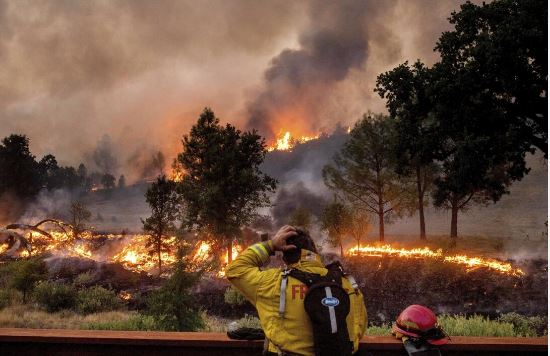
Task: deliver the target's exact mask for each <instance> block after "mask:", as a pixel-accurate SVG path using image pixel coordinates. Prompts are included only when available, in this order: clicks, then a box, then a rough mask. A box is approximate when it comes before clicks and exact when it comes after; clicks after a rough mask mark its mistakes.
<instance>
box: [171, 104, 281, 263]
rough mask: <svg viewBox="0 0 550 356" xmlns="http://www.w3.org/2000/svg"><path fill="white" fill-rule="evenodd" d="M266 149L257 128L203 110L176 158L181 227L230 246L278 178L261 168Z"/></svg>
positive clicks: (273, 188)
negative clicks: (238, 125)
mask: <svg viewBox="0 0 550 356" xmlns="http://www.w3.org/2000/svg"><path fill="white" fill-rule="evenodd" d="M266 152H267V151H266V148H265V142H264V140H263V139H262V138H261V136H259V135H258V134H257V133H256V132H254V131H252V132H241V131H240V130H237V129H236V128H235V127H234V126H232V125H230V124H227V125H225V126H222V125H221V124H220V120H219V119H218V118H217V117H216V116H215V115H214V112H213V111H212V110H210V109H209V108H206V109H204V111H203V112H202V114H201V115H200V117H199V119H198V121H197V123H196V124H195V125H193V127H192V128H191V132H190V134H189V135H185V136H184V137H183V152H181V153H180V154H179V155H178V158H177V161H178V164H179V165H180V166H181V168H182V169H183V171H184V172H185V175H184V176H183V180H182V182H181V192H182V194H183V199H184V201H185V207H186V209H185V216H184V223H185V226H186V227H187V228H189V229H194V228H197V229H201V230H202V231H203V232H205V233H207V234H208V235H209V236H211V237H212V238H214V239H215V240H217V241H218V242H220V244H222V243H223V244H225V246H229V245H230V244H231V243H232V241H233V239H234V238H235V237H237V236H238V235H239V233H240V229H241V227H242V226H243V225H247V224H249V223H250V222H251V221H252V219H253V218H254V216H255V215H256V210H257V209H258V208H260V207H264V206H267V205H269V193H271V192H273V191H274V190H275V186H276V181H275V180H274V179H273V178H271V177H269V176H267V175H266V174H264V173H262V172H261V171H260V165H261V164H262V162H263V160H264V157H265V154H266ZM228 258H229V260H231V249H230V248H229V249H228Z"/></svg>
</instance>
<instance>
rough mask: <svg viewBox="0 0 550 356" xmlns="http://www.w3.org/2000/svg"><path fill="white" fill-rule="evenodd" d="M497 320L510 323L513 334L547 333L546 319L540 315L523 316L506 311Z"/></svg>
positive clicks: (528, 335)
mask: <svg viewBox="0 0 550 356" xmlns="http://www.w3.org/2000/svg"><path fill="white" fill-rule="evenodd" d="M498 321H499V322H502V323H510V324H512V325H513V326H514V334H515V336H527V337H535V336H541V335H545V334H547V333H548V331H547V325H548V320H547V318H544V317H540V316H523V315H520V314H518V313H507V314H503V315H501V316H500V317H499V318H498Z"/></svg>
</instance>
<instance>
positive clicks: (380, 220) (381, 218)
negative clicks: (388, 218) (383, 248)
mask: <svg viewBox="0 0 550 356" xmlns="http://www.w3.org/2000/svg"><path fill="white" fill-rule="evenodd" d="M378 237H379V240H380V242H384V213H383V212H382V213H378Z"/></svg>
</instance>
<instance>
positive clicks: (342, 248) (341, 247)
mask: <svg viewBox="0 0 550 356" xmlns="http://www.w3.org/2000/svg"><path fill="white" fill-rule="evenodd" d="M340 257H342V258H344V246H342V242H340Z"/></svg>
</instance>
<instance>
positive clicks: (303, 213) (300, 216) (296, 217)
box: [288, 206, 311, 230]
mask: <svg viewBox="0 0 550 356" xmlns="http://www.w3.org/2000/svg"><path fill="white" fill-rule="evenodd" d="M288 224H289V225H292V226H299V227H302V228H304V229H306V230H308V229H309V228H310V227H311V211H309V209H307V208H306V207H303V206H299V207H298V208H296V209H295V210H294V211H293V212H292V213H291V214H290V217H289V220H288Z"/></svg>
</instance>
